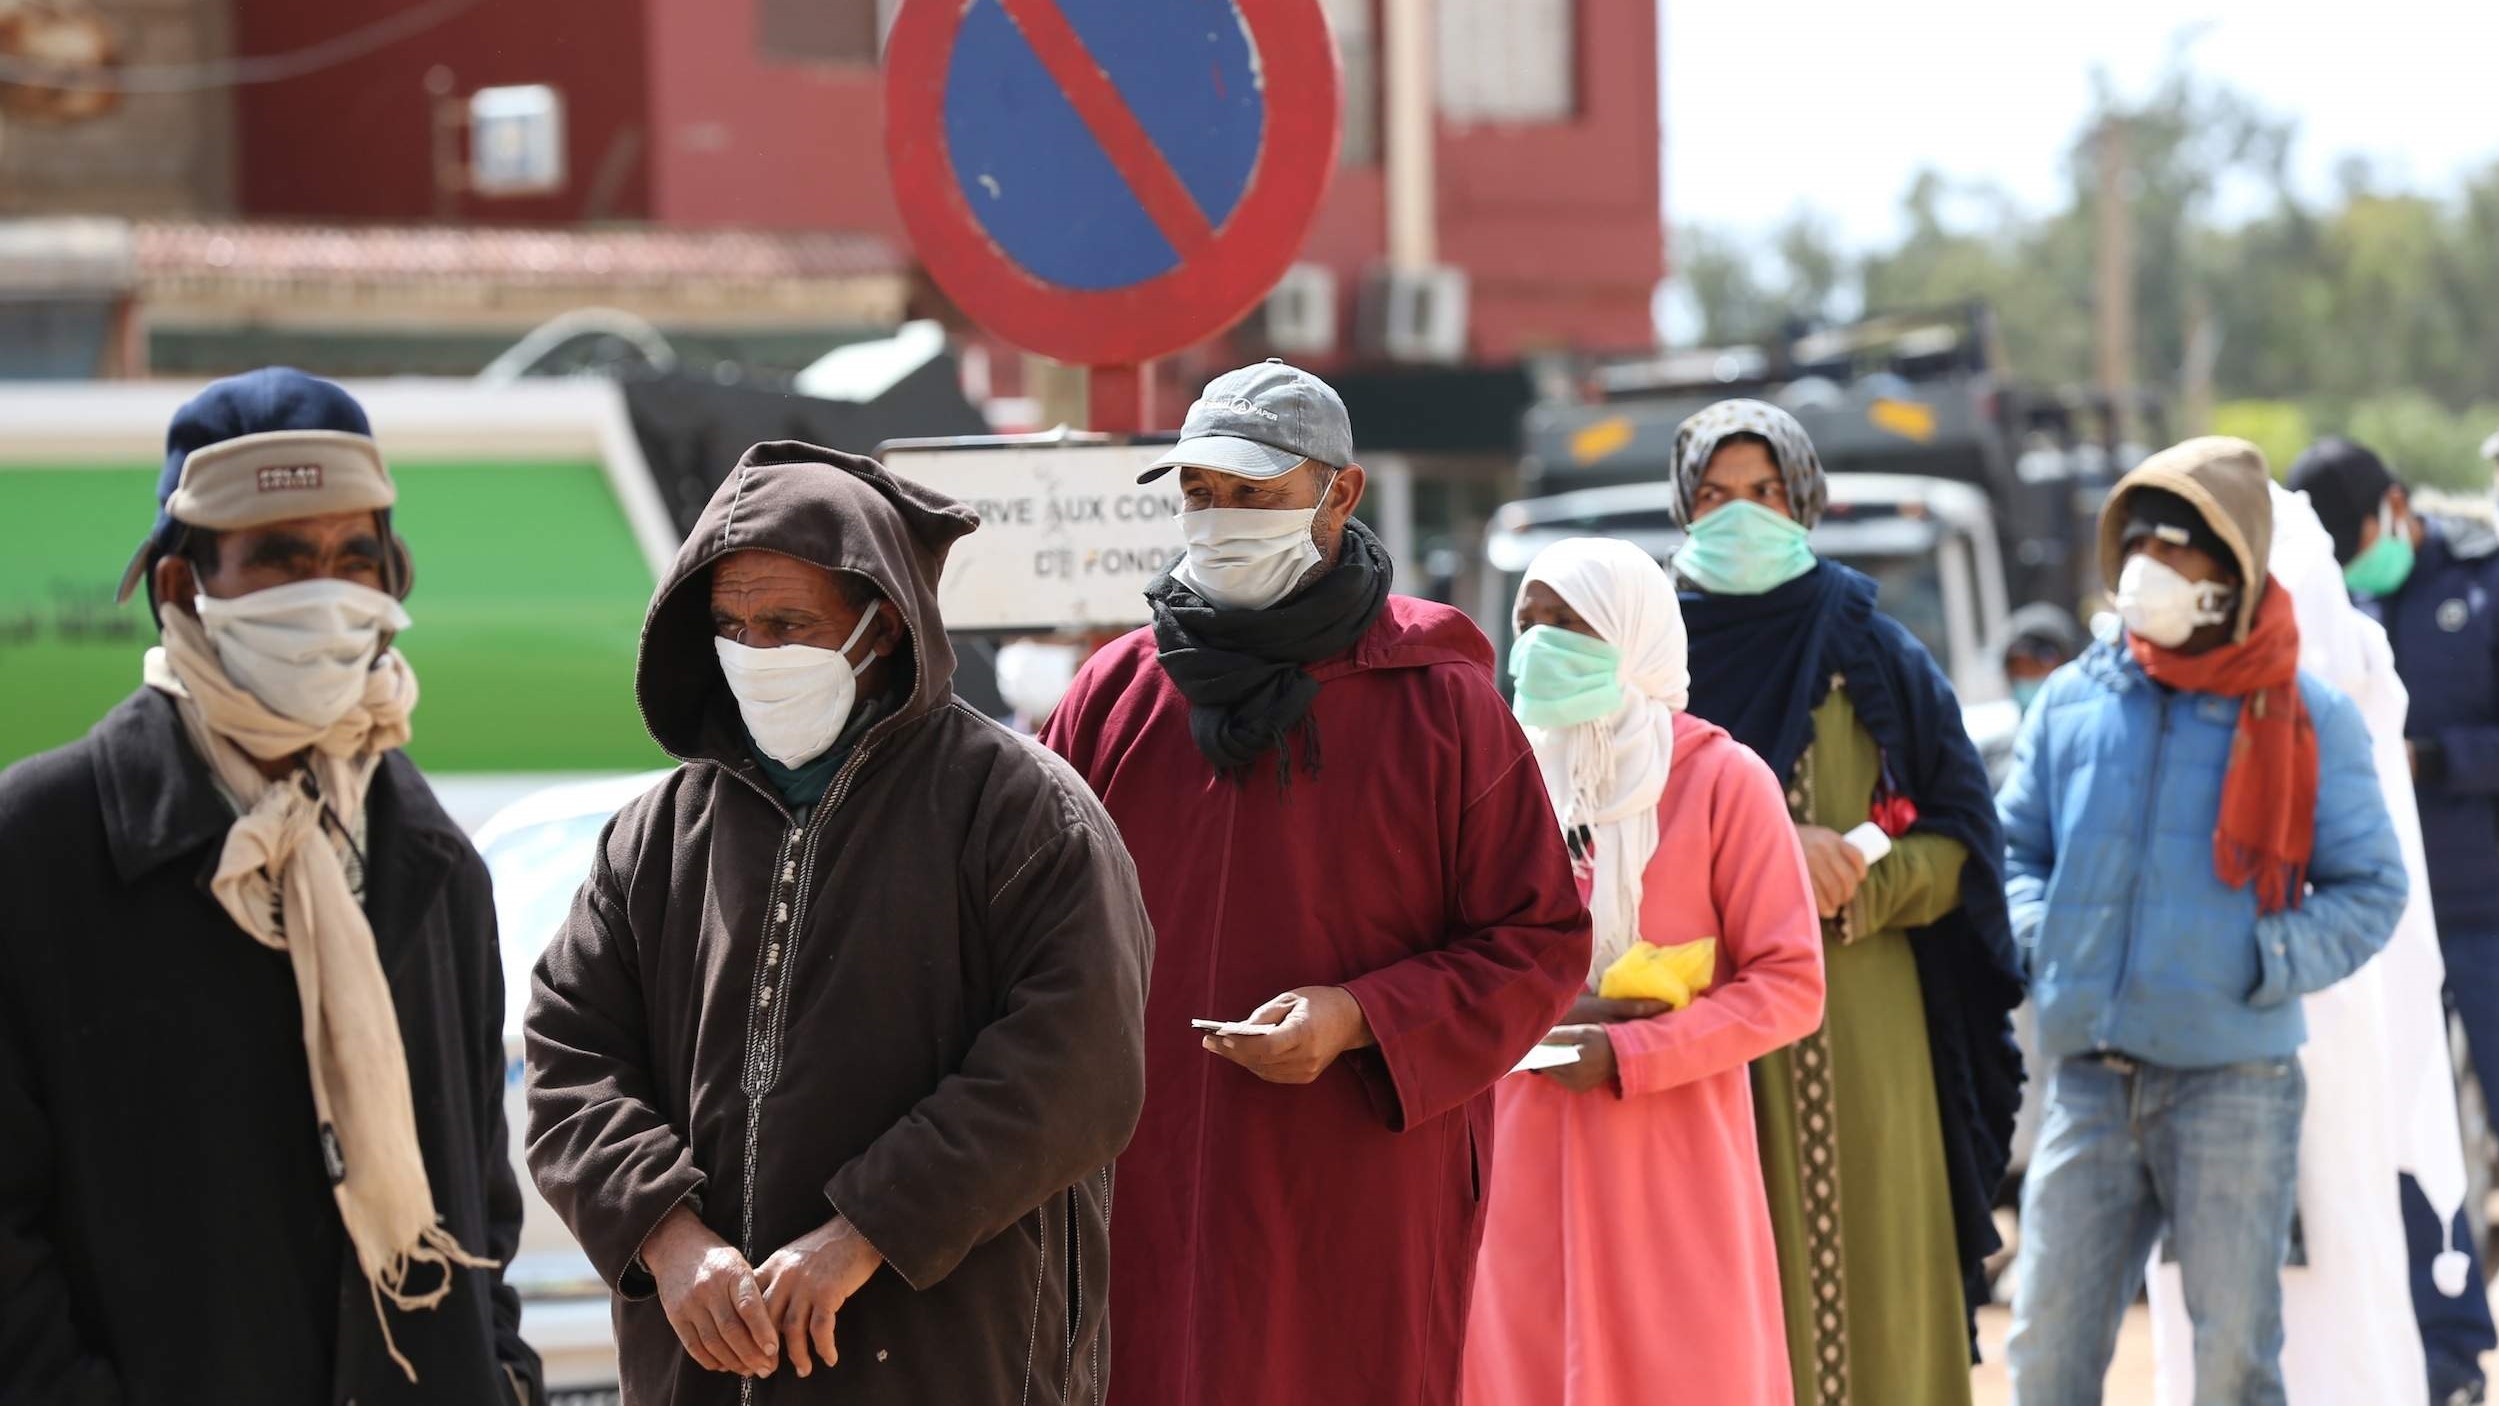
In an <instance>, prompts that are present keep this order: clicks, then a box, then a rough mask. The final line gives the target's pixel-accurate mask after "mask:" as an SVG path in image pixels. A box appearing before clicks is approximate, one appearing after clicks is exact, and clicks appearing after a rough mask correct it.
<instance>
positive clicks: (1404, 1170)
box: [1044, 362, 1588, 1406]
mask: <svg viewBox="0 0 2499 1406" xmlns="http://www.w3.org/2000/svg"><path fill="white" fill-rule="evenodd" d="M1182 435H1183V437H1182V439H1181V442H1180V443H1179V445H1178V446H1176V447H1175V448H1173V449H1172V450H1171V451H1170V452H1169V453H1167V454H1165V455H1164V456H1163V459H1162V461H1161V462H1160V463H1159V464H1157V465H1156V466H1155V467H1154V468H1153V469H1151V470H1150V471H1149V472H1148V473H1147V475H1146V477H1147V478H1148V479H1152V478H1155V477H1159V476H1160V475H1162V474H1164V473H1167V472H1169V471H1171V470H1172V469H1174V468H1177V469H1179V471H1180V475H1181V480H1180V482H1181V490H1182V493H1183V496H1184V498H1185V501H1186V504H1187V507H1186V510H1185V511H1183V512H1182V514H1181V518H1180V521H1181V529H1182V532H1183V533H1184V535H1185V536H1186V537H1187V539H1188V544H1189V546H1188V552H1187V555H1186V556H1185V557H1184V558H1183V559H1182V560H1181V561H1179V562H1178V563H1176V564H1175V565H1174V566H1173V568H1172V569H1171V571H1170V572H1169V573H1167V574H1166V575H1164V576H1162V577H1160V578H1158V579H1157V580H1156V581H1155V582H1154V584H1153V585H1152V586H1151V587H1149V588H1148V590H1147V592H1146V596H1147V599H1148V600H1149V601H1150V602H1151V603H1152V605H1153V607H1154V625H1153V627H1152V628H1151V629H1150V630H1140V631H1138V632H1136V633H1134V634H1132V635H1129V636H1128V637H1126V638H1125V639H1122V640H1120V641H1119V642H1118V643H1116V644H1113V645H1111V646H1110V647H1109V648H1108V649H1105V650H1104V651H1103V652H1102V653H1100V654H1098V655H1096V656H1094V658H1093V660H1092V661H1091V662H1090V663H1088V664H1087V665H1086V666H1085V669H1084V671H1083V672H1082V673H1081V674H1079V675H1078V676H1077V679H1076V685H1075V687H1074V688H1073V689H1072V690H1071V691H1070V692H1069V693H1068V696H1067V698H1066V699H1065V700H1064V701H1063V702H1062V703H1060V705H1059V708H1058V711H1057V712H1055V713H1053V714H1052V715H1051V718H1050V725H1049V727H1048V728H1047V729H1046V731H1045V733H1044V737H1045V740H1047V741H1048V743H1049V744H1050V746H1052V747H1053V748H1055V749H1057V750H1058V751H1059V752H1060V753H1061V754H1063V755H1064V756H1066V757H1067V758H1068V759H1069V760H1070V761H1072V762H1074V763H1075V764H1076V767H1077V769H1078V770H1079V771H1081V772H1082V773H1084V775H1085V776H1086V778H1087V779H1088V780H1090V781H1091V782H1092V783H1093V785H1094V788H1095V789H1096V790H1097V791H1099V792H1100V793H1101V795H1102V798H1103V802H1104V804H1106V805H1107V806H1108V807H1109V808H1110V811H1111V814H1112V815H1113V816H1115V817H1117V819H1118V820H1119V823H1120V829H1121V832H1122V833H1123V834H1125V835H1126V836H1127V838H1128V843H1129V846H1130V848H1131V850H1132V851H1133V852H1134V853H1135V855H1136V857H1137V869H1138V873H1139V875H1140V876H1141V878H1142V880H1143V883H1144V887H1145V898H1146V908H1147V911H1148V912H1150V913H1151V914H1153V917H1154V926H1155V930H1156V932H1157V933H1159V934H1160V935H1161V942H1160V944H1159V946H1158V949H1157V951H1156V954H1155V958H1156V960H1155V969H1154V986H1153V999H1152V1002H1151V1004H1150V1005H1149V1006H1148V1009H1147V1024H1146V1067H1147V1070H1148V1078H1147V1084H1146V1104H1145V1116H1144V1119H1143V1121H1142V1122H1141V1123H1140V1124H1139V1126H1138V1130H1137V1138H1136V1141H1135V1143H1134V1144H1133V1145H1132V1146H1131V1147H1130V1149H1129V1151H1128V1153H1127V1155H1126V1156H1124V1157H1123V1158H1121V1160H1120V1198H1119V1220H1118V1222H1117V1225H1116V1230H1115V1236H1116V1238H1115V1241H1114V1250H1115V1253H1114V1255H1113V1257H1112V1266H1111V1294H1112V1309H1113V1313H1114V1315H1115V1316H1116V1317H1117V1318H1118V1319H1119V1322H1120V1329H1119V1336H1118V1339H1117V1344H1116V1345H1117V1359H1116V1366H1115V1369H1114V1371H1113V1373H1112V1382H1113V1393H1114V1397H1115V1399H1117V1400H1119V1401H1121V1402H1125V1403H1136V1404H1137V1406H1216V1403H1223V1406H1271V1404H1272V1406H1288V1403H1289V1406H1305V1403H1310V1402H1320V1401H1325V1402H1390V1401H1393V1402H1399V1403H1404V1404H1405V1406H1454V1403H1455V1402H1456V1401H1457V1399H1458V1375H1459V1357H1460V1348H1461V1339H1462V1337H1463V1334H1464V1330H1465V1324H1466V1311H1467V1291H1468V1284H1469V1281H1470V1280H1471V1278H1472V1270H1473V1266H1474V1254H1475V1246H1476V1241H1477V1237H1478V1235H1479V1233H1480V1230H1481V1227H1482V1223H1483V1221H1482V1217H1483V1196H1484V1180H1485V1177H1486V1176H1487V1175H1488V1174H1489V1173H1490V1159H1491V1152H1492V1147H1491V1141H1490V1139H1491V1132H1492V1099H1491V1097H1490V1089H1491V1086H1492V1083H1493V1081H1494V1080H1496V1079H1498V1078H1500V1077H1501V1076H1502V1075H1503V1074H1504V1073H1506V1072H1507V1071H1508V1070H1509V1069H1510V1067H1511V1066H1512V1065H1513V1064H1514V1063H1515V1062H1516V1061H1517V1060H1518V1058H1519V1057H1520V1056H1521V1055H1522V1054H1524V1053H1526V1051H1527V1049H1528V1047H1529V1046H1531V1045H1534V1044H1535V1043H1536V1041H1537V1039H1538V1038H1539V1037H1541V1036H1542V1035H1544V1034H1545V1033H1546V1032H1547V1031H1548V1030H1550V1029H1551V1028H1552V1027H1553V1024H1554V1022H1555V1021H1556V1020H1557V1019H1559V1018H1560V1016H1561V1015H1562V1013H1563V1012H1564V1011H1565V1010H1566V1009H1567V1008H1568V1007H1569V1005H1570V1002H1571V999H1572V997H1573V996H1574V995H1576V994H1577V993H1578V991H1579V990H1580V986H1581V983H1582V982H1583V981H1585V980H1586V978H1587V974H1588V917H1587V910H1586V909H1585V908H1584V907H1583V906H1582V904H1581V902H1580V898H1579V892H1578V888H1577V885H1576V884H1575V883H1574V882H1573V880H1572V877H1571V869H1570V859H1569V856H1568V855H1567V854H1565V853H1564V851H1563V848H1562V840H1561V833H1560V831H1559V830H1557V829H1556V828H1555V826H1554V822H1553V809H1552V807H1551V806H1550V805H1549V804H1547V802H1546V800H1545V792H1544V782H1543V780H1542V779H1541V778H1540V777H1539V776H1538V775H1537V770H1536V763H1535V759H1534V757H1533V756H1531V755H1530V754H1529V752H1528V748H1527V740H1526V738H1525V737H1523V736H1522V735H1520V732H1519V728H1518V724H1517V723H1516V722H1514V721H1512V720H1511V717H1510V712H1509V709H1508V707H1507V706H1505V705H1504V704H1503V703H1502V701H1501V695H1500V694H1499V693H1498V692H1496V691H1495V689H1494V686H1493V674H1492V648H1491V646H1490V645H1489V644H1488V643H1487V642H1486V641H1485V639H1484V637H1483V635H1482V633H1481V632H1479V631H1478V630H1476V628H1475V627H1474V626H1473V625H1472V624H1470V623H1469V622H1468V621H1467V619H1466V617H1465V616H1463V615H1460V614H1459V613H1458V612H1456V611H1455V610H1451V609H1449V608H1447V607H1444V606H1439V605H1433V604H1430V603H1427V602H1424V601H1417V600H1410V599H1407V598H1405V597H1402V596H1392V595H1390V594H1389V589H1388V588H1389V572H1390V567H1389V560H1388V554H1387V552H1386V551H1385V550H1383V549H1382V547H1381V545H1380V541H1379V539H1378V538H1377V537H1376V536H1374V535H1373V534H1372V532H1371V530H1370V528H1368V527H1366V526H1364V525H1363V524H1362V522H1361V521H1360V520H1359V519H1357V518H1355V517H1354V515H1353V513H1354V508H1355V506H1356V504H1358V503H1359V502H1361V500H1362V486H1363V476H1362V470H1361V469H1360V468H1359V467H1357V466H1356V465H1355V464H1354V463H1353V429H1352V426H1351V425H1350V424H1349V423H1348V422H1347V420H1346V416H1345V407H1344V404H1343V403H1342V402H1341V401H1339V400H1338V399H1337V396H1336V393H1335V392H1334V391H1333V390H1331V389H1329V388H1328V386H1327V385H1326V384H1325V383H1324V382H1322V381H1320V380H1319V379H1318V378H1317V377H1315V376H1312V375H1310V374H1309V373H1308V372H1305V371H1300V370H1296V369H1294V368H1292V367H1289V366H1285V365H1283V364H1282V363H1279V362H1270V363H1267V364H1265V365H1260V366H1252V367H1249V368H1247V369H1246V370H1241V371H1235V372H1231V373H1229V374H1226V375H1223V376H1218V377H1216V378H1215V379H1214V380H1213V381H1212V382H1210V383H1209V384H1208V385H1207V387H1206V391H1205V394H1204V395H1203V396H1202V397H1201V398H1200V399H1199V400H1198V401H1197V402H1196V403H1195V404H1194V405H1192V406H1191V407H1190V408H1189V413H1188V417H1187V422H1186V425H1185V427H1184V428H1183V431H1182ZM1205 1017H1217V1018H1228V1019H1230V1020H1233V1021H1237V1022H1240V1024H1241V1026H1244V1027H1247V1028H1248V1029H1249V1030H1250V1031H1251V1032H1252V1033H1217V1034H1210V1035H1201V1034H1200V1033H1198V1032H1197V1031H1195V1030H1193V1029H1192V1028H1191V1026H1190V1022H1191V1020H1192V1019H1196V1018H1205Z"/></svg>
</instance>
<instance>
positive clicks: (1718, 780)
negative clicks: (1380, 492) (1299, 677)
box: [1466, 537, 1822, 1406]
mask: <svg viewBox="0 0 2499 1406" xmlns="http://www.w3.org/2000/svg"><path fill="white" fill-rule="evenodd" d="M1515 619H1516V620H1517V622H1518V629H1519V636H1518V639H1517V641H1516V642H1515V643H1514V644H1512V645H1511V647H1510V676H1511V680H1512V682H1513V683H1514V684H1515V685H1516V704H1515V711H1516V712H1517V714H1518V717H1519V721H1520V722H1522V723H1524V724H1525V725H1526V726H1527V730H1528V731H1527V736H1528V740H1529V742H1530V743H1531V744H1533V746H1534V747H1535V749H1536V762H1537V767H1538V769H1539V770H1540V771H1541V772H1542V773H1543V775H1544V780H1545V792H1546V794H1547V795H1548V796H1550V797H1551V798H1552V800H1553V804H1554V809H1555V811H1556V813H1557V814H1558V815H1559V817H1560V819H1561V823H1562V833H1563V834H1564V836H1566V837H1567V839H1568V843H1569V845H1570V847H1571V852H1572V856H1573V858H1574V860H1575V861H1576V867H1577V870H1578V873H1579V876H1580V878H1581V880H1582V882H1583V885H1584V886H1585V887H1586V889H1587V891H1588V893H1589V895H1590V903H1589V906H1590V910H1591V915H1592V916H1593V918H1594V920H1595V932H1596V943H1595V948H1596V950H1595V955H1594V957H1593V959H1592V960H1591V961H1590V963H1589V976H1588V982H1587V986H1586V987H1585V988H1583V990H1582V992H1581V994H1580V996H1579V999H1578V1000H1576V1001H1574V1002H1573V1003H1572V1005H1571V1010H1570V1014H1569V1015H1568V1016H1567V1017H1565V1019H1566V1020H1568V1021H1569V1023H1568V1024H1566V1025H1564V1026H1562V1027H1560V1028H1559V1029H1557V1030H1555V1031H1554V1032H1553V1034H1552V1035H1551V1036H1550V1037H1548V1042H1549V1043H1566V1044H1569V1045H1571V1046H1573V1047H1575V1048H1576V1049H1577V1050H1578V1051H1579V1059H1578V1060H1577V1062H1575V1063H1571V1064H1565V1065H1561V1066H1558V1067H1556V1068H1553V1069H1550V1070H1546V1071H1543V1072H1542V1073H1540V1074H1538V1075H1536V1076H1534V1077H1525V1076H1515V1077H1512V1078H1509V1079H1504V1080H1503V1081H1502V1082H1501V1086H1500V1088H1498V1089H1497V1090H1495V1091H1494V1094H1493V1108H1494V1111H1495V1116H1496V1118H1497V1120H1498V1121H1497V1126H1496V1132H1497V1136H1496V1138H1495V1144H1496V1146H1497V1147H1498V1148H1499V1154H1498V1156H1497V1157H1496V1159H1495V1165H1494V1176H1493V1179H1492V1195H1491V1198H1490V1199H1491V1204H1490V1207H1489V1209H1488V1210H1487V1212H1486V1214H1485V1225H1484V1248H1483V1253H1482V1255H1481V1256H1480V1257H1479V1259H1478V1261H1477V1267H1476V1280H1475V1303H1474V1309H1473V1315H1472V1317H1471V1318H1470V1319H1469V1320H1468V1324H1467V1341H1466V1399H1467V1400H1468V1402H1470V1403H1473V1404H1474V1406H1531V1404H1533V1406H1633V1403H1639V1402H1650V1401H1657V1400H1661V1399H1671V1400H1688V1401H1696V1402H1697V1401H1706V1402H1710V1403H1713V1406H1788V1403H1790V1402H1793V1401H1794V1400H1795V1399H1796V1398H1795V1396H1794V1394H1793V1388H1792V1386H1791V1383H1790V1379H1789V1373H1788V1358H1787V1330H1786V1325H1785V1318H1784V1314H1783V1311H1782V1309H1781V1308H1780V1300H1779V1253H1778V1247H1777V1245H1776V1243H1775V1242H1774V1240H1773V1239H1772V1237H1771V1232H1770V1206H1769V1202H1768V1200H1767V1199H1766V1197H1765V1195H1764V1192H1763V1189H1762V1176H1761V1153H1760V1149H1759V1147H1758V1145H1757V1143H1756V1139H1755V1134H1754V1128H1753V1097H1752V1089H1751V1085H1750V1083H1749V1081H1748V1079H1747V1077H1746V1066H1747V1065H1748V1064H1749V1063H1750V1062H1751V1061H1753V1060H1755V1059H1758V1058H1760V1057H1761V1056H1763V1055H1765V1054H1768V1053H1769V1052H1770V1051H1772V1050H1774V1049H1777V1048H1779V1047H1780V1046H1782V1045H1785V1044H1788V1043H1789V1042H1791V1041H1794V1040H1796V1039H1799V1038H1801V1037H1802V1036H1804V1035H1805V1034H1806V1033H1808V1032H1809V1031H1811V1030H1812V1029H1813V1028H1814V1027H1815V1026H1816V1025H1818V1024H1820V1023H1821V1020H1822V925H1821V923H1820V922H1818V921H1817V920H1816V918H1815V915H1814V897H1813V885H1812V883H1811V882H1810V881H1809V880H1807V878H1806V877H1805V860H1804V856H1803V854H1802V853H1801V852H1799V851H1798V849H1797V847H1796V831H1795V829H1794V827H1792V826H1790V825H1789V824H1788V818H1787V801H1786V798H1785V797H1784V796H1783V795H1782V794H1781V793H1780V790H1779V783H1778V780H1777V779H1776V778H1775V777H1773V776H1771V774H1770V768H1769V767H1767V766H1765V765H1763V764H1762V760H1761V758H1759V757H1756V756H1754V755H1753V754H1752V753H1751V752H1749V751H1747V750H1745V749H1744V748H1743V747H1741V746H1738V745H1737V744H1736V743H1735V742H1733V741H1732V740H1730V739H1729V738H1728V736H1727V734H1726V733H1725V732H1723V731H1721V730H1720V729H1718V728H1717V727H1715V726H1712V725H1711V724H1709V723H1705V722H1702V721H1701V720H1700V719H1698V718H1696V717H1693V716H1692V715H1691V714H1689V713H1687V712H1685V711H1684V703H1685V699H1686V696H1687V694H1688V691H1689V685H1690V680H1691V675H1690V672H1689V670H1688V668H1687V666H1686V660H1685V653H1684V631H1683V616H1682V613H1681V611H1680V610H1679V609H1678V608H1677V605H1676V602H1675V589H1674V586H1673V585H1672V584H1671V583H1669V582H1668V580H1667V579H1666V573H1665V571H1664V570H1663V569H1661V568H1660V567H1659V566H1658V564H1657V562H1656V561H1655V560H1653V559H1652V558H1651V557H1650V556H1649V555H1648V554H1647V553H1646V552H1643V551H1642V550H1641V549H1640V548H1638V547H1635V546H1633V545H1632V544H1630V543H1628V542H1619V541H1609V540H1606V539H1603V538H1591V537H1574V538H1568V539H1565V540H1563V541H1560V542H1556V543H1554V544H1553V545H1552V546H1549V547H1547V548H1545V549H1544V550H1543V551H1541V552H1538V553H1537V554H1536V559H1535V561H1533V562H1532V563H1530V564H1529V565H1528V568H1527V575H1526V578H1525V580H1524V581H1523V582H1522V583H1521V584H1520V587H1519V597H1518V603H1517V606H1516V615H1515ZM1695 942H1706V943H1708V944H1709V946H1708V948H1706V949H1703V950H1704V955H1705V956H1706V958H1707V965H1706V966H1702V967H1701V970H1702V971H1703V972H1704V973H1706V976H1705V984H1704V985H1703V986H1702V988H1701V989H1700V990H1698V991H1697V992H1694V993H1692V994H1691V995H1690V997H1689V1001H1688V1003H1687V1004H1685V1005H1684V1006H1682V1007H1681V1008H1680V1009H1669V1008H1668V1006H1667V1004H1666V1003H1665V1002H1664V1001H1659V1000H1632V999H1608V998H1607V996H1606V995H1605V994H1604V993H1602V992H1601V991H1600V990H1599V989H1598V988H1599V986H1600V984H1601V979H1602V978H1603V977H1604V976H1605V975H1606V972H1607V969H1608V968H1610V967H1612V966H1613V965H1614V964H1615V963H1617V962H1618V961H1622V960H1623V959H1624V958H1625V956H1626V954H1631V953H1635V952H1641V951H1642V949H1641V947H1640V944H1643V943H1646V944H1648V945H1649V946H1650V947H1653V948H1660V949H1666V950H1667V951H1670V952H1673V951H1680V950H1683V949H1684V948H1685V945H1686V944H1689V943H1695ZM1633 960H1634V961H1635V962H1636V961H1637V960H1638V957H1637V956H1635V957H1634V958H1633Z"/></svg>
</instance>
